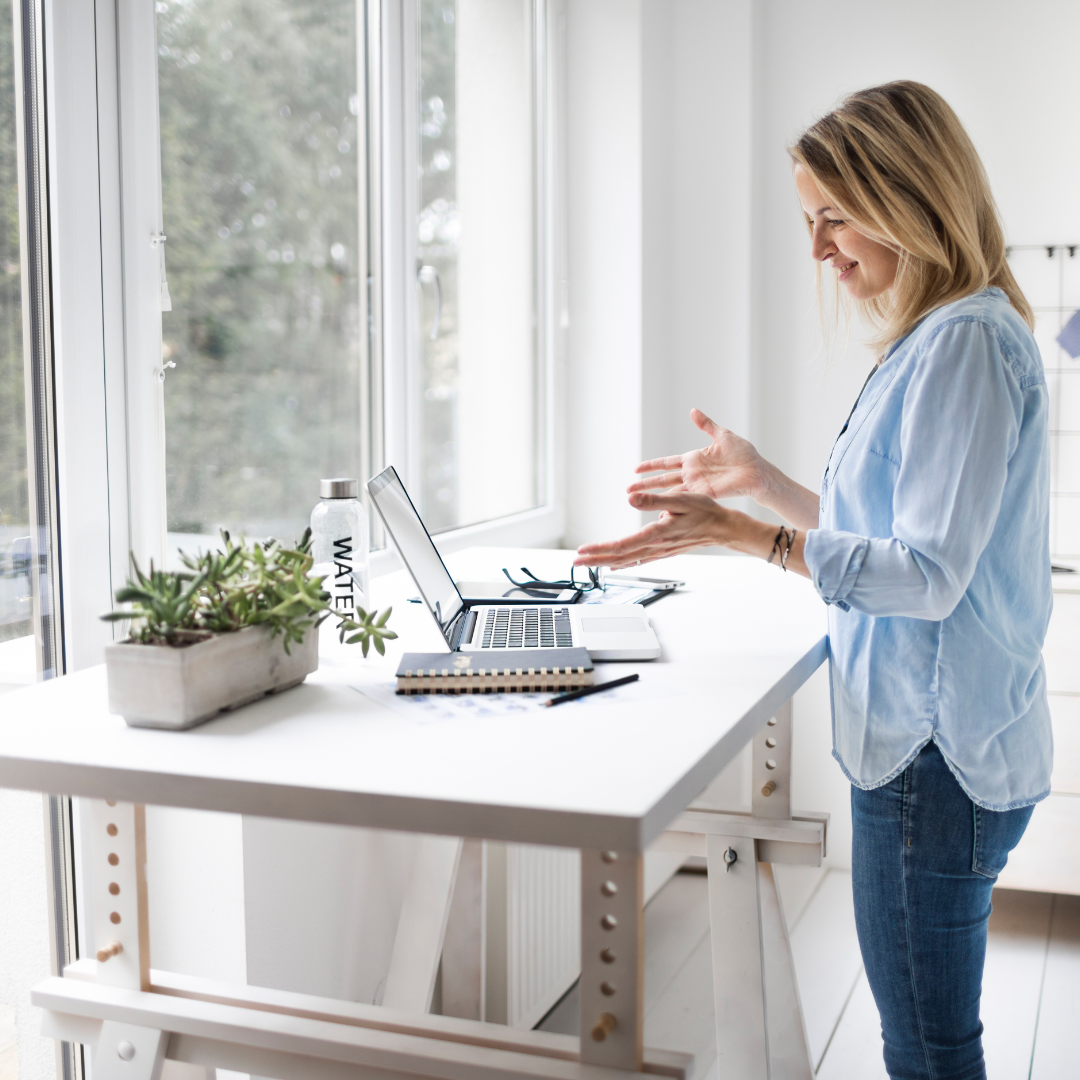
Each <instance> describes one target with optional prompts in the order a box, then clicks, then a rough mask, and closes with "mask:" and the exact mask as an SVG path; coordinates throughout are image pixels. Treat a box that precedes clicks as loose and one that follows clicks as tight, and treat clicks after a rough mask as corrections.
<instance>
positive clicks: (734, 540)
mask: <svg viewBox="0 0 1080 1080" xmlns="http://www.w3.org/2000/svg"><path fill="white" fill-rule="evenodd" d="M630 505H631V506H633V507H635V508H636V509H638V510H659V511H660V517H659V518H658V519H657V520H656V521H650V522H649V524H648V525H646V526H645V528H643V529H641V530H640V531H639V532H636V533H634V534H633V535H632V536H627V537H624V538H623V539H622V540H609V541H605V542H604V543H600V544H584V545H582V546H581V547H579V548H578V553H577V558H576V559H574V565H575V566H607V567H610V568H611V569H612V570H622V569H625V568H626V567H628V566H639V565H640V564H641V563H647V562H652V561H653V560H654V559H666V558H667V557H668V556H669V555H678V554H680V553H681V552H684V551H690V550H692V549H693V548H697V547H705V546H707V545H710V544H721V545H723V546H725V547H729V548H731V549H732V550H733V551H739V552H742V553H743V554H744V555H756V556H757V557H758V558H760V559H768V558H769V557H770V555H772V554H773V548H774V545H775V544H776V533H777V528H776V526H775V525H770V524H769V523H767V522H764V521H758V520H757V519H756V518H752V517H750V515H749V514H742V513H740V512H739V511H738V510H728V509H727V507H724V506H721V505H720V504H719V503H716V502H714V501H713V500H712V499H710V498H709V496H708V495H696V494H694V493H693V492H669V493H667V494H664V495H651V494H648V493H647V492H637V493H635V494H633V495H631V496H630ZM804 542H805V535H804V534H803V533H801V532H799V533H797V534H796V536H795V540H794V543H792V544H791V548H790V550H789V551H788V552H787V569H788V570H794V571H795V573H797V574H801V575H802V576H803V577H809V576H810V571H809V570H808V569H807V568H806V562H805V560H804V558H803V544H804Z"/></svg>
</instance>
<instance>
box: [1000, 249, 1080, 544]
mask: <svg viewBox="0 0 1080 1080" xmlns="http://www.w3.org/2000/svg"><path fill="white" fill-rule="evenodd" d="M1009 265H1010V266H1011V267H1012V271H1013V274H1014V275H1015V276H1016V280H1017V284H1019V286H1020V288H1021V289H1022V290H1023V291H1024V295H1025V296H1026V297H1027V298H1028V302H1029V303H1030V304H1031V306H1032V307H1033V308H1034V309H1035V340H1036V341H1037V342H1038V344H1039V351H1040V352H1041V353H1042V358H1043V366H1044V367H1045V369H1046V385H1047V389H1048V390H1049V393H1050V551H1051V554H1052V555H1054V556H1055V557H1057V558H1061V559H1070V560H1071V559H1080V360H1073V359H1072V357H1070V356H1069V354H1068V353H1067V352H1065V350H1064V349H1062V348H1061V347H1060V346H1059V345H1058V343H1057V340H1056V338H1057V335H1058V334H1059V333H1060V332H1061V328H1062V327H1063V326H1064V325H1065V324H1066V323H1067V322H1068V321H1069V319H1070V318H1071V317H1072V316H1073V314H1074V313H1075V312H1076V311H1077V310H1080V245H1076V244H1073V245H1069V244H1056V245H1053V246H1051V245H1042V246H1038V245H1032V246H1027V245H1023V246H1016V247H1012V248H1010V249H1009Z"/></svg>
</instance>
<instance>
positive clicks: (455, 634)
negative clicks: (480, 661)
mask: <svg viewBox="0 0 1080 1080" xmlns="http://www.w3.org/2000/svg"><path fill="white" fill-rule="evenodd" d="M475 626H476V612H475V611H474V610H473V609H471V608H470V609H468V610H466V611H463V612H462V613H461V614H460V615H459V616H458V617H457V618H456V619H455V620H454V628H453V630H452V631H451V634H450V651H451V652H456V651H457V649H458V648H460V647H461V645H462V643H463V642H464V643H467V642H470V641H472V636H473V629H474V628H475Z"/></svg>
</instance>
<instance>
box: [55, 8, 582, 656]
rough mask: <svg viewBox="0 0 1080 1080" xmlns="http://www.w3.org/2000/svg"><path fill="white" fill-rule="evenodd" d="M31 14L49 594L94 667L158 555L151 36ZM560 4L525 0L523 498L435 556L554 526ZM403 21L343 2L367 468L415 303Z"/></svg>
mask: <svg viewBox="0 0 1080 1080" xmlns="http://www.w3.org/2000/svg"><path fill="white" fill-rule="evenodd" d="M44 2H45V4H46V8H47V11H48V12H49V13H50V18H51V25H52V35H51V41H52V49H53V52H54V61H53V63H52V65H51V72H52V76H53V85H52V86H51V87H50V97H49V100H50V109H51V113H50V121H51V127H50V131H51V136H52V143H51V146H50V150H51V152H52V154H53V155H54V160H53V162H52V167H53V169H54V170H55V173H54V175H55V176H56V177H57V178H58V181H59V182H58V183H57V184H56V186H55V196H54V201H53V204H52V206H51V213H52V215H53V221H54V228H53V234H52V235H53V237H54V241H53V258H54V266H55V267H57V268H59V269H58V274H57V281H56V292H57V302H56V305H57V306H56V313H55V316H54V317H55V321H56V325H57V346H56V348H57V357H58V360H57V363H58V371H59V373H60V375H61V378H60V379H59V380H58V382H60V384H61V385H58V400H59V405H58V414H59V430H58V446H59V458H60V471H61V476H62V479H61V499H62V500H65V499H66V502H64V501H62V503H61V517H62V520H66V521H67V522H69V523H75V522H78V523H79V524H78V527H77V528H70V529H68V530H67V532H66V533H64V534H63V535H64V540H63V544H64V545H65V546H64V549H63V552H62V554H63V559H64V568H65V585H64V589H65V592H64V599H65V613H66V615H67V616H68V620H67V621H68V625H69V626H71V627H73V631H72V635H70V640H69V642H68V645H69V648H72V647H73V649H74V651H73V652H70V653H69V655H71V656H72V657H73V658H74V659H75V660H76V662H75V665H74V667H80V666H86V665H87V664H89V663H96V662H100V660H101V656H102V649H103V646H104V644H105V643H106V642H107V641H108V640H110V639H111V637H112V634H113V629H112V628H111V627H110V626H109V625H108V624H104V623H101V622H99V621H98V619H97V616H98V615H100V614H101V612H102V611H105V610H107V609H108V608H109V606H110V604H111V597H112V593H113V591H114V590H115V588H117V587H118V586H119V584H120V583H121V582H122V581H123V580H124V578H125V577H126V575H127V573H128V570H129V552H130V553H133V554H134V555H135V556H136V558H138V559H139V560H140V562H141V563H148V562H149V561H150V560H151V559H152V560H153V561H154V562H155V563H156V564H157V565H163V564H164V561H165V558H166V553H167V543H166V503H165V499H166V494H165V418H164V393H163V381H164V378H163V377H164V375H165V373H164V371H163V369H162V360H161V345H162V323H161V310H160V295H161V293H160V261H159V260H160V256H159V252H158V249H157V247H155V246H154V244H152V243H151V238H152V237H154V236H157V235H160V234H161V233H162V232H163V227H162V192H161V154H160V128H159V110H158V81H157V35H156V25H155V12H154V4H153V2H152V0H98V2H97V3H95V2H94V0H66V2H65V3H64V4H63V5H59V4H58V2H57V0H44ZM565 3H566V0H533V10H534V17H535V19H536V25H535V26H534V39H535V42H536V56H535V68H536V72H537V101H538V114H539V115H538V120H539V122H538V124H537V141H536V161H537V177H536V184H537V192H538V200H539V205H538V218H539V220H538V225H537V233H536V240H537V243H536V248H537V262H538V267H537V269H538V275H537V276H538V297H537V303H538V309H537V313H538V334H537V348H538V355H537V360H538V365H539V369H540V372H541V373H542V379H541V386H542V391H543V393H542V397H543V403H542V412H541V417H542V422H543V444H544V449H543V460H542V461H540V462H538V465H539V468H540V474H541V478H542V483H541V504H540V505H539V506H538V507H536V508H535V509H531V510H528V511H525V512H522V513H518V514H513V515H509V516H507V517H503V518H499V519H496V520H493V521H487V522H483V523H479V524H474V525H469V526H466V527H463V528H458V529H453V530H449V531H447V532H443V533H440V534H439V535H438V537H437V543H438V545H439V547H440V548H441V549H443V550H444V551H448V552H449V551H453V550H458V549H460V548H463V547H467V546H471V545H474V544H486V545H493V546H530V547H536V546H551V545H553V544H555V543H557V542H558V541H559V540H561V538H562V535H563V531H564V527H565V518H566V513H565V490H566V484H565V470H566V461H565V457H564V454H563V450H562V448H563V446H564V445H565V442H566V438H565V421H566V383H567V380H566V376H565V359H564V358H565V347H564V339H565V329H566V324H567V317H566V310H565V305H566V295H567V289H566V244H565V212H564V204H565V196H564V193H565V179H564V154H563V152H562V146H563V142H564V131H565V124H564V121H563V112H564V110H563V86H564V77H563V59H562V58H563V55H564V48H563V44H562V37H563V35H564V32H565V30H564V28H565V23H566V18H565ZM54 5H55V7H56V11H57V16H56V17H52V16H51V13H52V11H53V8H54ZM415 10H416V9H415V2H414V0H357V17H358V27H357V30H358V33H357V39H358V40H357V45H358V66H357V82H358V93H359V94H360V97H361V107H360V110H359V117H358V119H360V120H362V121H365V122H366V123H367V125H368V130H367V132H366V133H365V134H366V140H365V139H361V140H360V145H361V146H363V145H364V142H365V141H366V143H367V147H368V165H369V168H368V170H365V169H363V168H361V170H360V173H361V179H360V191H359V196H360V200H361V214H360V220H361V235H360V236H359V237H358V248H359V250H360V252H361V259H362V260H363V262H364V265H363V266H362V277H361V280H364V279H365V278H366V279H367V281H368V288H367V290H362V295H361V298H360V299H361V309H362V312H363V316H364V322H366V323H367V325H368V327H369V334H368V335H365V336H364V340H363V341H362V349H361V363H362V366H363V376H364V377H363V378H362V380H361V381H362V386H363V399H362V402H361V405H362V421H361V422H362V424H364V425H366V430H362V431H361V432H359V433H358V439H359V440H360V442H361V448H362V452H361V462H362V467H363V469H364V470H365V472H366V473H367V475H371V474H373V473H375V472H377V471H378V470H379V469H380V468H382V467H383V465H384V464H385V463H388V462H391V461H392V462H394V463H395V464H397V463H400V462H403V461H407V459H408V448H407V442H408V433H409V427H410V425H409V421H408V416H407V412H408V408H409V400H410V395H409V394H408V392H407V390H408V383H409V378H410V376H409V365H408V364H407V363H406V357H407V355H408V351H409V350H408V341H409V338H408V334H407V330H408V327H409V325H410V322H409V320H410V319H412V320H415V318H416V290H415V284H414V280H413V275H411V274H409V273H407V268H408V267H410V266H411V265H412V261H414V260H412V261H410V259H409V258H408V254H409V252H410V250H414V249H413V248H411V247H410V246H409V244H410V241H409V239H408V230H407V228H406V221H407V217H406V215H407V213H408V204H409V201H410V200H409V197H408V196H409V193H408V191H407V189H406V187H405V184H404V180H403V178H404V177H405V176H407V175H410V174H409V173H408V172H407V171H406V168H407V162H406V160H405V158H406V150H407V146H408V145H409V144H408V142H407V140H406V139H405V138H404V135H403V131H404V129H405V127H406V125H405V124H404V123H403V118H404V117H405V116H412V117H415V116H416V109H415V100H413V95H414V94H415V89H413V90H412V92H411V94H410V93H409V92H408V90H407V88H408V87H413V88H415V84H416V83H415V74H416V73H415V63H416V57H415V49H411V50H410V49H408V48H406V47H405V43H406V42H407V41H408V42H413V43H415V27H414V26H412V25H411V19H412V18H413V17H414V15H415ZM407 23H408V24H409V25H407ZM541 31H542V32H541ZM366 95H371V96H370V99H369V100H368V101H364V98H365V96H366ZM412 130H413V132H414V133H415V120H414V121H413V124H412ZM412 145H413V153H414V154H415V140H414V141H413V143H412ZM412 175H415V164H414V168H413V171H412ZM365 210H366V212H365ZM413 218H414V219H415V214H413ZM413 234H414V235H415V221H414V223H413ZM166 262H167V246H166ZM413 377H415V375H414V376H413ZM413 397H415V395H413ZM413 428H414V429H415V424H414V425H413ZM364 478H366V477H364ZM406 480H407V481H408V477H407V476H406ZM396 565H398V564H397V559H396V555H395V554H394V553H393V552H392V551H390V550H385V549H384V550H383V551H376V552H375V554H374V557H373V570H374V571H375V572H376V573H378V572H381V571H384V570H389V569H392V568H394V567H395V566H396ZM72 616H74V617H72ZM70 669H72V670H73V669H74V668H70Z"/></svg>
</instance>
